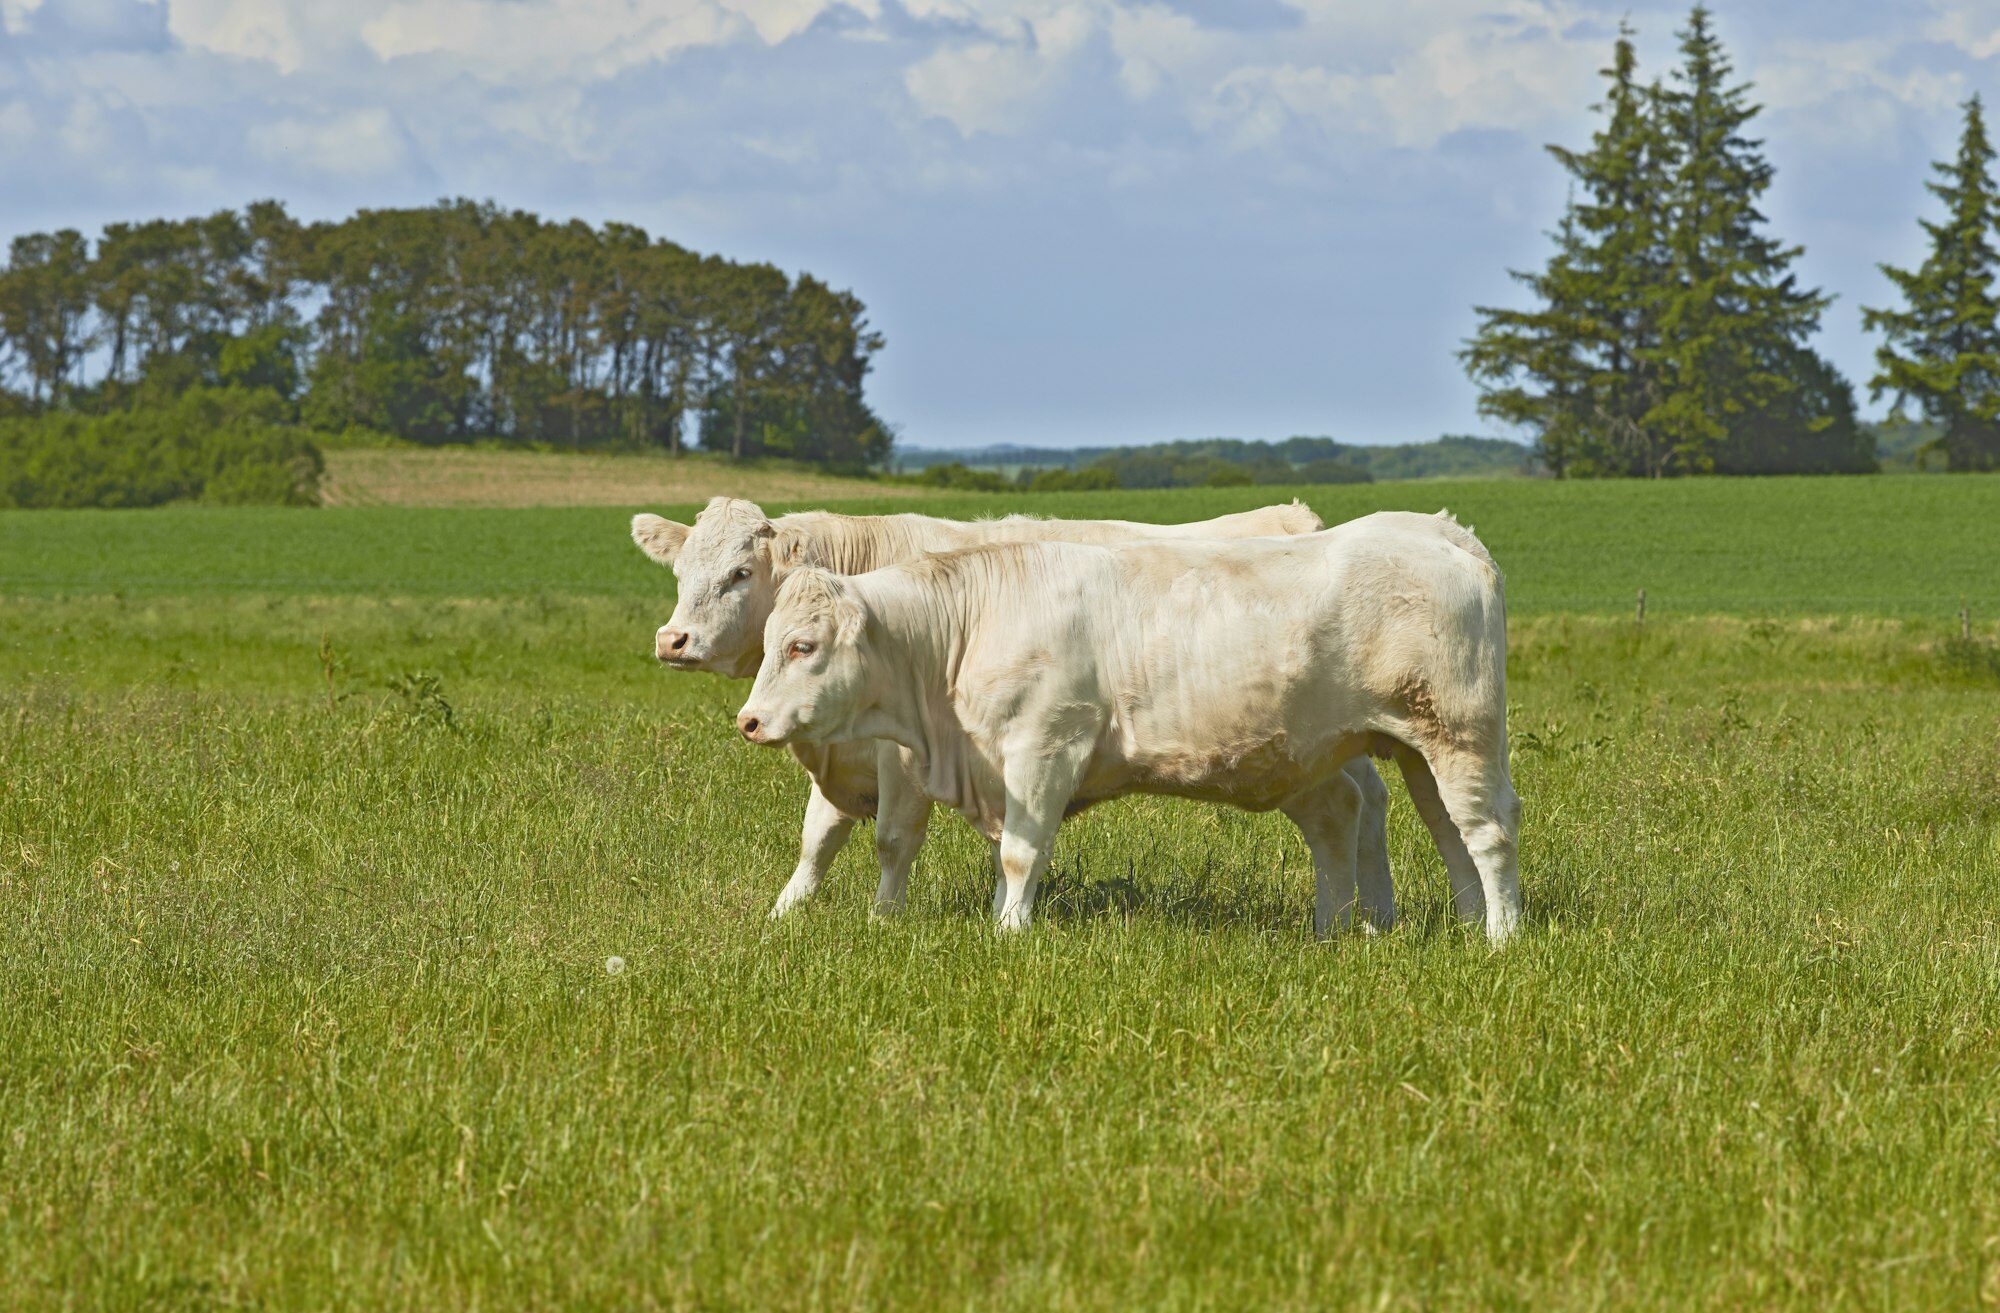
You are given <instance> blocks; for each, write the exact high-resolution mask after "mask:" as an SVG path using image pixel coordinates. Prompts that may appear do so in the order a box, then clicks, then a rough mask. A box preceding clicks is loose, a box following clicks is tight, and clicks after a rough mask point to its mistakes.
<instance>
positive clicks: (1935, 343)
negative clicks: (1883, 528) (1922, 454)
mask: <svg viewBox="0 0 2000 1313" xmlns="http://www.w3.org/2000/svg"><path fill="white" fill-rule="evenodd" d="M1993 159H1994V153H1993V147H1992V144H1991V143H1990V141H1989V140H1988V139H1987V135H1986V116H1985V111H1984V109H1983V108H1982V107H1981V105H1980V102H1979V97H1977V96H1974V97H1973V98H1972V99H1971V100H1969V101H1967V102H1966V103H1965V130H1964V133H1963V135H1962V136H1961V137H1960V138H1959V144H1958V156H1957V158H1956V159H1954V160H1952V161H1951V162H1950V163H1948V164H1938V165H1935V166H1934V168H1935V169H1936V171H1937V173H1938V175H1939V179H1940V180H1939V181H1937V182H1933V183H1930V184H1928V185H1929V187H1930V191H1931V194H1932V195H1934V196H1936V197H1937V198H1938V199H1939V200H1941V201H1943V202H1944V205H1945V218H1944V219H1943V221H1941V222H1936V223H1933V222H1931V221H1930V220H1928V219H1926V220H1923V221H1922V223H1923V228H1924V231H1925V232H1926V233H1927V234H1929V236H1930V243H1931V249H1930V254H1929V255H1928V256H1926V257H1925V259H1924V262H1923V264H1922V265H1921V266H1919V267H1918V268H1917V269H1915V270H1912V271H1906V270H1902V269H1897V268H1893V267H1891V266H1889V265H1886V264H1885V265H1883V266H1882V267H1881V268H1882V272H1883V274H1885V275H1886V276H1887V277H1888V279H1889V281H1890V282H1892V283H1894V284H1895V285H1896V289H1897V291H1899V292H1901V293H1902V298H1903V301H1904V304H1905V308H1903V309H1900V310H1866V309H1864V310H1863V311H1862V312H1861V315H1862V322H1863V323H1864V324H1866V325H1867V327H1868V328H1869V329H1870V330H1871V331H1874V332H1879V333H1881V334H1882V335H1883V337H1884V339H1885V341H1884V343H1883V345H1882V346H1881V347H1880V348H1879V349H1878V350H1877V351H1876V353H1875V359H1876V361H1877V363H1878V365H1879V372H1878V373H1877V374H1876V375H1875V377H1874V379H1873V380H1872V381H1871V383H1870V390H1871V391H1872V392H1873V393H1874V394H1875V395H1877V396H1880V395H1882V394H1883V393H1885V392H1893V393H1894V394H1895V395H1896V406H1897V409H1898V411H1899V412H1900V411H1903V410H1905V408H1906V407H1907V406H1909V405H1910V404H1912V403H1914V405H1915V406H1916V407H1917V409H1918V410H1919V411H1920V412H1921V413H1922V414H1923V416H1924V418H1926V419H1928V420H1930V421H1931V422H1932V423H1934V424H1936V425H1938V426H1939V427H1940V428H1942V429H1943V430H1944V433H1943V436H1942V437H1941V438H1940V439H1939V445H1941V446H1942V447H1943V449H1944V453H1945V465H1946V468H1948V469H1953V470H1990V469H1995V468H2000V322H1996V320H1997V319H2000V299H1996V295H1995V287H1994V280H1995V270H1996V265H2000V257H1996V255H1995V251H1994V238H1995V235H1996V229H2000V196H1996V194H1995V192H1994V183H1993V174H1992V164H1993ZM1927 450H1928V449H1927Z"/></svg>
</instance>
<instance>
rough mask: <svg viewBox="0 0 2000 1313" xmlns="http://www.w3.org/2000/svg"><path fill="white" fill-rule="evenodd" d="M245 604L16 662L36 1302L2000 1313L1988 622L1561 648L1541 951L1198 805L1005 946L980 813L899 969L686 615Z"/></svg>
mask: <svg viewBox="0 0 2000 1313" xmlns="http://www.w3.org/2000/svg"><path fill="white" fill-rule="evenodd" d="M1857 486H1859V485H1857ZM1926 486H1929V485H1926ZM38 518H39V522H40V523H43V524H47V525H49V526H50V532H51V534H52V535H53V536H55V537H57V538H63V537H64V536H65V535H67V538H66V540H67V541H71V542H75V541H78V540H79V539H80V538H86V537H89V534H87V533H83V532H81V531H80V530H78V529H77V528H76V525H77V524H78V523H80V522H81V521H82V520H83V518H84V517H79V520H74V521H73V520H66V519H61V518H49V517H38ZM88 518H91V519H94V518H95V517H88ZM326 518H330V517H326ZM151 519H152V517H146V521H150V520H151ZM322 522H324V521H323V518H322V517H316V516H314V515H310V514H308V515H302V516H299V517H297V518H296V519H293V518H289V517H274V518H272V519H270V520H268V521H259V520H254V519H243V518H240V517H237V516H234V515H232V516H226V517H219V518H218V520H217V521H216V523H220V524H224V525H228V526H230V529H229V531H230V532H236V531H237V529H238V527H240V526H243V525H255V524H270V525H277V526H292V525H302V526H304V525H310V526H317V525H319V524H320V523H322ZM0 523H5V524H6V529H5V531H6V532H9V533H13V534H16V535H20V534H22V533H24V532H25V531H24V530H23V528H22V526H21V525H20V523H19V522H0ZM104 523H107V524H116V525H137V526H140V527H138V528H136V529H134V531H133V532H134V533H135V534H137V535H138V536H139V537H140V538H141V539H143V538H144V536H145V535H146V534H149V533H152V532H155V530H154V529H153V528H152V527H150V525H149V524H148V523H146V522H145V521H142V520H140V519H137V518H134V519H129V520H118V521H105V522H104ZM163 523H164V521H163ZM186 523H189V524H200V523H202V521H199V520H189V521H187V522H186ZM364 523H366V521H363V520H360V519H355V520H352V521H350V524H351V525H361V524H364ZM1523 523H1524V524H1525V522H1523ZM616 527H617V526H616V525H615V524H614V525H612V526H611V528H612V530H614V531H615V529H616ZM1481 527H1482V530H1484V529H1485V528H1486V526H1485V525H1483V524H1482V526H1481ZM217 532H218V533H220V532H222V531H221V530H217ZM1521 532H1523V533H1525V532H1526V530H1525V528H1523V529H1522V530H1521ZM1494 536H1496V537H1499V536H1501V535H1500V534H1495V535H1494ZM318 541H320V542H322V543H326V542H332V541H333V539H331V538H327V539H320V540H318ZM543 547H544V548H545V549H546V550H547V551H548V552H549V562H550V563H549V566H548V569H549V570H550V571H551V572H559V571H575V572H579V573H582V572H583V571H582V570H581V568H580V567H579V566H578V565H577V564H576V563H575V562H567V563H566V562H564V561H563V560H562V559H561V557H560V554H559V552H560V543H558V544H556V545H555V546H550V544H548V543H546V542H545V543H544V544H543ZM294 550H295V549H294V548H292V547H289V546H283V545H276V544H274V546H273V548H272V551H273V554H274V555H275V556H277V557H279V558H280V563H279V564H278V565H274V567H273V568H274V569H275V568H280V566H281V565H282V562H283V561H284V560H293V559H295V560H297V561H299V562H300V563H301V564H303V563H304V562H305V557H304V556H298V557H296V558H294V557H291V556H290V555H289V554H290V553H292V552H293V551H294ZM468 550H469V549H468ZM627 550H629V549H627ZM356 551H357V552H358V551H359V549H358V548H357V549H356ZM46 559H50V560H54V559H56V557H55V555H54V554H53V553H51V554H50V555H49V556H48V557H47V558H46ZM126 559H127V560H129V561H131V562H132V563H133V564H134V567H135V569H137V570H144V569H146V568H152V567H151V566H150V565H149V563H148V562H147V560H146V558H145V554H144V552H143V551H138V552H131V553H128V556H127V558H126ZM348 559H350V560H351V559H353V558H352V557H350V558H348ZM378 559H386V557H385V558H378ZM454 559H457V558H454ZM593 559H594V558H593ZM1501 559H1502V563H1503V565H1505V566H1507V567H1508V568H1509V570H1510V572H1511V574H1512V576H1513V578H1514V579H1515V580H1517V581H1519V582H1518V585H1517V586H1518V587H1519V588H1520V589H1523V590H1527V591H1529V592H1530V593H1532V589H1533V585H1531V584H1529V583H1528V582H1527V578H1526V572H1524V571H1523V570H1522V568H1521V566H1520V565H1519V564H1518V562H1516V561H1513V560H1510V559H1508V557H1507V556H1506V555H1504V554H1503V555H1502V558H1501ZM282 568H290V567H289V566H283V567H282ZM342 568H346V567H342ZM1578 568H1579V569H1582V568H1585V567H1583V566H1579V567H1578ZM417 573H420V570H419V568H418V566H417V565H416V564H415V563H410V562H406V561H398V562H396V563H395V566H394V574H393V576H392V577H394V578H396V579H402V578H405V577H407V576H408V575H414V574H417ZM1818 582H1819V581H1818V580H1817V579H1811V580H1807V579H1794V580H1792V581H1790V584H1791V586H1797V587H1799V588H1800V590H1801V591H1803V590H1804V587H1805V585H1806V584H1808V583H1814V584H1816V583H1818ZM1829 582H1830V583H1831V584H1833V585H1834V586H1836V587H1837V586H1840V585H1839V581H1838V580H1833V581H1829ZM1545 586H1550V585H1545ZM357 587H358V585H357ZM246 588H247V580H246V579H245V578H243V577H240V576H239V577H238V578H237V579H235V580H234V581H233V582H231V581H229V580H228V579H227V577H226V574H225V579H224V583H223V586H222V587H221V589H220V591H218V592H212V593H208V594H205V595H200V596H196V597H193V598H185V599H182V598H172V597H163V596H148V595H143V593H144V590H142V589H134V590H133V591H134V595H133V596H131V597H128V598H124V599H117V598H108V597H98V598H71V599H61V598H50V597H43V598H24V597H20V596H16V597H13V598H12V599H10V600H8V601H7V602H5V603H4V606H0V687H4V688H5V689H6V690H7V692H8V697H7V700H6V703H5V705H4V707H0V986H4V988H5V990H6V995H7V997H8V999H9V1001H10V1004H11V1006H9V1007H8V1008H6V1009H5V1010H4V1012H0V1055H4V1067H0V1164H4V1166H0V1265H4V1270H5V1271H6V1273H7V1274H8V1275H7V1277H6V1278H5V1286H4V1288H5V1290H6V1291H7V1299H6V1302H7V1303H8V1304H10V1305H12V1306H17V1307H31V1306H50V1307H57V1306H60V1307H71V1308H132V1307H154V1308H197V1307H204V1308H205V1307H217V1306H221V1307H234V1306H254V1307H271V1308H324V1307H357V1308H359V1307H366V1308H412V1309H415V1308H424V1309H429V1308H437V1307H441V1306H478V1307H492V1308H533V1307H554V1306H578V1307H600V1308H621V1309H622V1308H644V1307H673V1308H713V1307H723V1306H737V1307H755V1308H779V1307H787V1308H789V1307H946V1306H979V1307H995V1308H1036V1309H1044V1308H1077V1309H1082V1308H1128V1307H1186V1308H1193V1307H1295V1308H1319V1307H1329V1306H1333V1307H1341V1306H1363V1305H1365V1306H1367V1307H1370V1308H1378V1307H1381V1308H1425V1307H1495V1308H1514V1307H1518V1308H1528V1307H1535V1308H1601V1307H1606V1306H1614V1305H1615V1306H1621V1307H1639V1308H1686V1307H1690V1306H1707V1307H1729V1308H1740V1307H1792V1308H1812V1309H1821V1308H1829V1307H1835V1308H1837V1307H1866V1308H1918V1307H1929V1308H1948V1307H1971V1306H1975V1305H1977V1304H1978V1303H1979V1302H1980V1301H1982V1300H1985V1301H1988V1302H1991V1301H1993V1300H1995V1299H2000V1248H1996V1243H1995V1237H1996V1236H2000V1136H1997V1135H1996V1132H2000V1086H1996V1083H1995V1081H1994V1080H1993V1072H1994V1071H1995V1069H1996V1064H2000V1035H1996V1028H1995V1024H1994V1019H1993V1018H1994V1011H1993V988H1994V983H1995V981H1996V979H2000V882H1996V881H1995V879H1994V872H1995V870H1996V869H2000V686H1996V685H1995V684H1994V683H1992V682H1990V681H1987V680H1986V679H1984V678H1983V677H1982V676H1980V675H1979V673H1978V672H1976V671H1973V672H1968V671H1967V670H1965V669H1963V668H1962V667H1961V666H1959V665H1957V664H1954V663H1953V661H1952V660H1951V659H1950V658H1949V657H1948V654H1947V649H1948V644H1949V639H1950V637H1951V634H1952V633H1953V632H1955V631H1953V630H1951V629H1949V628H1947V627H1946V626H1945V625H1944V624H1942V623H1940V624H1936V625H1932V624H1927V623H1921V622H1909V621H1902V620H1896V619H1871V618H1847V619H1819V620H1809V621H1808V620H1802V621H1782V622H1781V621H1777V620H1771V619H1748V618H1734V619H1731V618H1716V619H1707V618H1673V617H1668V618H1666V619H1663V620H1649V621H1648V624H1647V626H1646V627H1645V629H1644V630H1637V629H1635V627H1634V626H1633V625H1632V624H1631V623H1630V622H1629V621H1628V620H1624V619H1613V618H1591V617H1577V616H1560V615H1545V616H1543V617H1541V618H1535V617H1532V616H1529V617H1526V618H1523V619H1519V620H1517V622H1516V623H1515V625H1514V632H1513V657H1512V669H1511V676H1512V683H1511V688H1510V692H1511V694H1512V697H1513V699H1514V704H1515V705H1514V707H1513V712H1512V719H1513V725H1514V729H1515V734H1516V750H1515V761H1516V774H1517V779H1518V782H1519V785H1520V788H1521V792H1522V794H1523V795H1524V797H1525V798H1526V801H1527V807H1528V817H1527V822H1526V838H1525V844H1524V851H1523V872H1524V884H1525V889H1526V892H1527V896H1528V900H1529V916H1530V921H1529V924H1528V927H1527V930H1526V933H1524V934H1523V935H1522V936H1521V937H1520V938H1519V939H1518V940H1517V941H1516V942H1515V943H1514V944H1512V945H1510V946H1509V947H1508V948H1507V949H1505V950H1504V951H1502V952H1499V953H1497V954H1496V953H1492V952H1489V951H1488V950H1487V949H1486V948H1485V946H1484V944H1483V942H1481V941H1480V940H1479V938H1478V937H1477V936H1476V935H1470V934H1466V933H1462V932H1460V931H1459V930H1458V929H1457V928H1456V927H1454V926H1453V925H1452V924H1450V922H1449V917H1448V911H1447V898H1446V891H1445V881H1444V876H1443V872H1442V870H1441V868H1440V866H1439V863H1438V861H1437V859H1436V857H1435V855H1434V854H1433V853H1432V852H1431V851H1430V848H1429V844H1428V841H1427V840H1426V839H1425V838H1424V837H1423V836H1422V834H1421V827H1420V826H1419V825H1418V824H1417V823H1416V822H1415V820H1414V818H1413V816H1412V814H1411V811H1410V809H1409V807H1408V806H1407V804H1406V803H1405V802H1404V801H1403V800H1402V799H1401V797H1400V796H1398V797H1397V798H1396V799H1395V801H1394V803H1393V804H1392V830H1391V840H1392V856H1393V859H1394V861H1395V865H1396V869H1397V873H1398V878H1399V883H1400V885H1401V888H1402V890H1403V897H1404V906H1405V909H1406V913H1407V915H1408V920H1407V922H1406V923H1405V924H1404V925H1403V926H1401V927H1399V928H1398V929H1397V930H1396V931H1395V932H1394V933H1393V934H1391V935H1388V936H1386V937H1383V938H1379V939H1367V938H1362V937H1358V936H1357V937H1352V938H1346V939H1342V940H1339V941H1336V942H1332V943H1327V944H1318V943H1315V942H1314V941H1313V940H1312V937H1311V934H1310V901H1311V897H1310V880H1311V877H1310V867H1309V864H1308V862H1307V860H1306V855H1305V853H1304V851H1303V849H1302V846H1301V845H1300V843H1299V841H1298V840H1297V838H1296V836H1295V835H1294V834H1292V833H1291V832H1290V830H1289V827H1288V826H1287V825H1286V824H1285V823H1284V822H1283V821H1282V820H1278V819H1276V818H1273V817H1253V816H1247V815H1244V814H1242V813H1237V812H1232V811H1227V810H1223V809H1218V808H1210V807H1204V806H1198V805H1193V804H1182V803H1169V802H1162V801H1134V802H1129V803H1123V804H1118V805H1115V806H1110V807H1105V808H1102V809H1099V810H1095V811H1092V812H1090V813H1087V814H1085V815H1084V816H1082V817H1079V818H1077V819H1076V820H1075V821H1073V822H1072V823H1071V824H1069V825H1067V826H1066V827H1065V828H1064V830H1063V832H1062V836H1061V839H1060V841H1059V844H1058V852H1057V857H1056V865H1055V870H1054V873H1053V875H1052V878H1051V879H1050V880H1049V882H1048V884H1047V886H1046V892H1045V894H1044V901H1043V912H1042V915H1041V916H1040V917H1039V918H1038V924H1037V928H1036V930H1035V931H1034V932H1033V933H1032V934H1030V935H1029V936H1027V937H1026V939H1025V940H1024V941H1021V942H1003V941H1000V940H998V939H997V938H996V937H995V936H994V935H993V934H992V933H991V931H990V929H989V928H988V924H987V921H986V917H985V908H986V874H985V852H984V846H983V844H982V843H980V842H979V841H977V840H976V839H974V838H973V837H972V836H971V835H970V834H969V832H968V831H967V830H966V828H965V827H964V826H962V825H960V824H958V823H957V822H956V821H954V820H951V819H950V818H948V817H946V816H942V815H941V816H940V817H939V818H938V820H937V821H936V823H935V825H934V838H933V841H932V843H931V845H930V846H929V848H928V849H927V850H926V852H925V854H924V856H923V858H922V859H921V861H920V864H919V867H918V871H917V874H916V877H915V879H914V880H913V882H912V908H911V911H910V913H909V915H907V916H906V917H905V918H903V919H902V920H901V921H898V922H893V923H885V924H878V923H872V922H870V921H869V920H868V918H867V914H866V908H867V904H868V901H869V893H870V891H871V890H872V886H873V877H872V873H871V872H870V870H869V869H868V868H869V866H870V862H869V859H868V854H867V852H866V847H867V845H866V839H865V833H864V835H863V836H862V837H861V839H860V840H859V841H857V842H856V843H855V844H854V845H853V847H852V849H851V850H850V852H849V853H848V855H847V856H845V857H844V858H843V859H842V862H841V864H840V867H839V870H838V871H837V873H836V877H835V878H834V879H833V880H832V881H831V882H830V887H829V890H828V891H827V894H826V895H825V897H824V899H823V902H822V903H821V904H820V905H818V906H815V907H814V908H812V909H810V910H809V911H807V912H806V913H805V914H803V915H801V916H799V917H798V918H796V919H795V920H793V921H789V922H787V923H784V924H781V925H777V926H773V925H771V924H769V923H768V922H766V921H765V920H764V912H765V910H766V908H767V907H768V905H769V902H770V900H771V899H772V898H773V897H774V896H775V893H776V891H777V888H778V886H779V884H780V883H781V882H782V879H783V877H784V874H785V873H786V871H787V870H788V869H789V866H790V864H791V861H792V858H793V852H792V849H791V844H792V842H793V841H794V836H795V828H794V827H795V822H796V819H797V816H798V812H799V806H800V802H801V789H800V786H799V780H798V777H797V775H796V773H795V772H793V771H792V770H791V769H790V768H789V765H788V763H787V762H786V761H785V760H784V759H783V758H782V757H780V756H779V755H777V754H774V753H764V752H758V751H755V750H752V749H749V748H747V747H745V746H744V745H742V744H740V743H738V742H735V741H734V740H733V736H732V734H731V732H730V726H729V722H728V713H730V712H733V710H734V709H735V706H736V704H737V702H738V701H740V698H741V695H742V692H743V688H742V686H741V685H732V684H729V683H726V682H724V681H720V680H714V679H710V678H708V677H695V676H682V675H673V674H669V673H667V672H664V671H660V670H657V669H653V668H651V667H650V666H649V665H648V663H647V662H646V660H645V658H644V655H643V651H644V646H645V638H646V635H647V634H648V633H649V632H650V629H651V627H652V625H653V624H655V623H657V622H658V620H659V619H660V618H661V617H662V615H663V612H662V611H661V610H660V609H659V607H658V606H657V605H652V604H648V605H638V604H635V603H634V602H633V601H632V600H630V599H628V598H626V597H624V596H614V597H603V596H599V597H584V598H568V599H563V600H552V599H549V598H543V597H534V596H528V597H523V596H508V595H505V594H506V593H507V592H508V591H509V590H508V589H506V588H504V587H500V586H497V585H496V586H494V587H493V588H492V589H491V591H492V592H495V593H499V594H502V595H500V596H496V597H489V598H487V599H484V600H458V601H452V602H448V603H447V602H439V601H435V600H421V599H411V598H405V597H397V596H392V595H386V593H387V592H393V590H385V595H381V596H335V597H323V596H321V597H314V596H284V595H274V596H266V595H255V594H253V593H251V592H249V591H246ZM551 591H553V590H551ZM633 591H634V592H635V593H636V592H638V591H639V590H638V589H637V587H636V586H635V587H634V589H633ZM1889 609H1892V610H1893V609H1896V608H1889ZM441 707H442V708H445V709H448V711H447V710H441ZM612 956H617V957H620V958H622V959H624V962H625V963H626V967H625V969H624V970H623V971H622V972H621V973H619V974H615V975H614V974H611V973H610V972H608V971H607V970H606V967H605V962H606V960H607V959H608V958H610V957H612Z"/></svg>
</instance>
